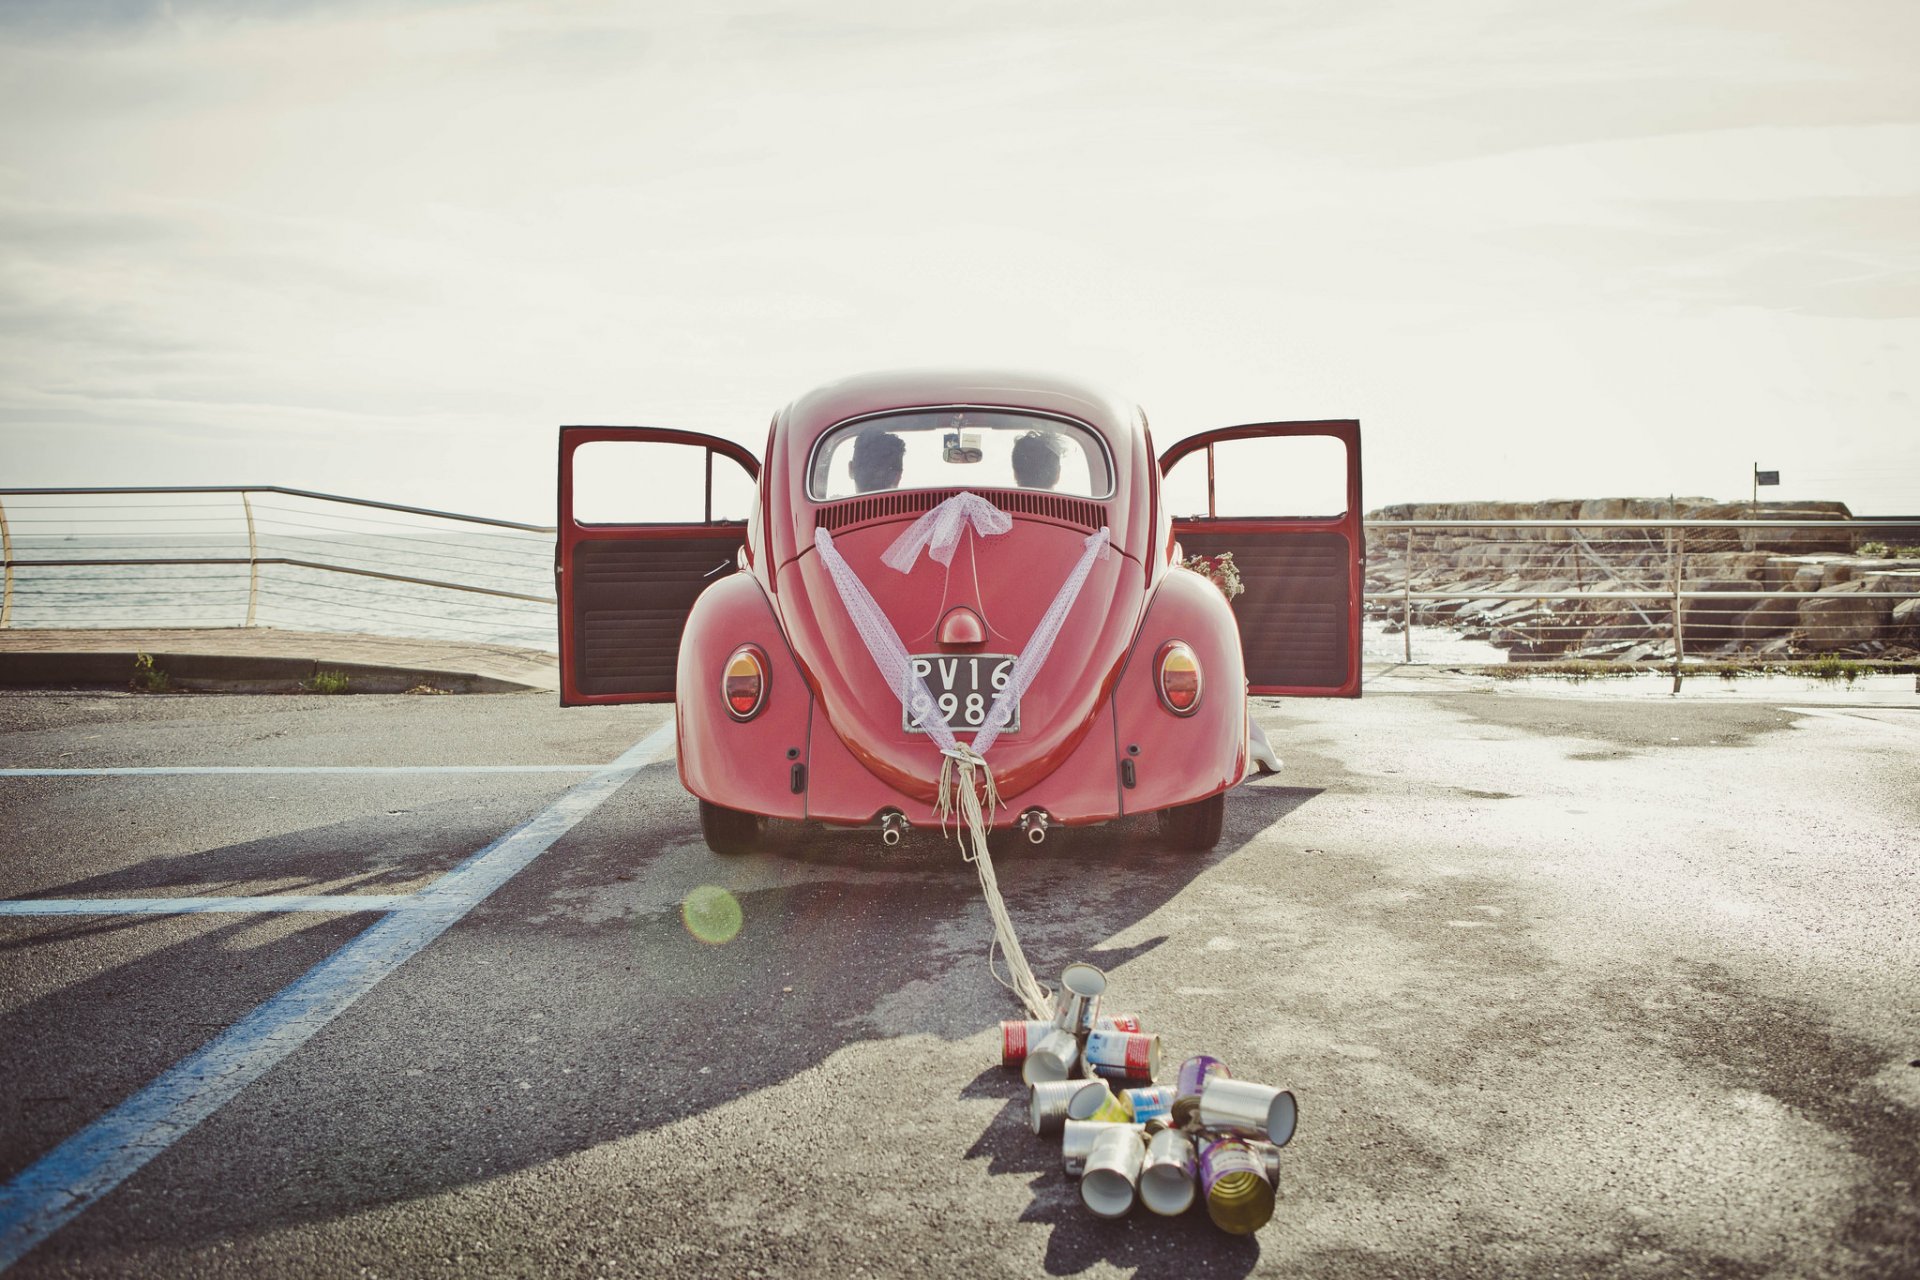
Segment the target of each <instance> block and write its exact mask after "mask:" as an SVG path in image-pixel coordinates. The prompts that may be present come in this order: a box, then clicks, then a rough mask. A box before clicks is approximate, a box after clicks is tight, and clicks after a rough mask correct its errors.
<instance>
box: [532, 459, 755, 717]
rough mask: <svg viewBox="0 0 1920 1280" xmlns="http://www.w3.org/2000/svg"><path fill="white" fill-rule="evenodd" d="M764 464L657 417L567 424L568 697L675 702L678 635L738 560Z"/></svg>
mask: <svg viewBox="0 0 1920 1280" xmlns="http://www.w3.org/2000/svg"><path fill="white" fill-rule="evenodd" d="M759 476H760V464H759V462H758V461H756V460H755V459H754V456H753V455H752V454H751V453H748V452H747V451H746V450H745V449H743V448H742V447H740V446H739V445H737V444H734V443H733V442H732V441H730V440H721V439H719V438H717V437H715V436H706V435H699V434H696V433H694V432H691V431H668V430H664V429H661V428H658V427H562V428H560V519H559V525H560V535H559V540H558V541H557V542H556V543H555V546H554V563H553V571H554V585H555V589H556V591H555V593H556V595H557V596H558V597H559V601H560V702H561V705H562V706H569V707H572V706H580V705H583V704H588V703H604V702H667V701H671V700H672V698H673V682H674V669H675V667H676V665H677V664H678V662H679V657H680V633H681V632H682V631H683V630H684V629H685V628H686V625H687V614H688V613H689V612H691V611H692V609H693V602H694V599H695V597H697V596H698V595H699V594H700V593H701V592H702V591H704V590H706V588H707V586H708V584H710V583H712V582H713V581H714V580H715V579H717V578H720V577H723V576H725V575H727V574H730V573H732V572H734V571H735V569H736V568H738V567H739V561H740V552H741V549H742V548H743V547H744V546H745V545H746V540H747V527H748V517H749V516H750V515H751V514H752V513H753V511H754V509H755V504H756V502H757V501H758V494H759V490H758V488H757V483H756V482H757V481H758V479H759Z"/></svg>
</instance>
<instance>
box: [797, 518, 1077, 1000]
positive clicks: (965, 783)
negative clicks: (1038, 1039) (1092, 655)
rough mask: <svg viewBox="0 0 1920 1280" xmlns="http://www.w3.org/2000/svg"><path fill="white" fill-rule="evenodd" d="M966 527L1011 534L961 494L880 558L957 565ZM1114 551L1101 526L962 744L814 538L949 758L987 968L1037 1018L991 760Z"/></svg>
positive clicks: (867, 602) (906, 700)
mask: <svg viewBox="0 0 1920 1280" xmlns="http://www.w3.org/2000/svg"><path fill="white" fill-rule="evenodd" d="M968 524H971V525H972V526H973V528H974V530H975V532H977V533H979V534H981V535H983V536H992V535H994V534H1000V533H1005V532H1007V531H1008V530H1009V529H1011V528H1013V518H1012V517H1011V516H1009V515H1008V514H1007V513H1006V512H1004V511H1002V510H1000V509H999V508H998V507H996V506H994V505H993V504H992V503H990V502H988V501H987V500H986V499H985V498H982V497H980V496H979V495H977V494H972V493H959V494H955V495H954V496H953V497H951V498H948V499H947V500H946V501H945V502H942V503H941V504H940V505H939V506H937V507H935V508H934V509H933V510H931V511H929V512H927V513H926V514H925V515H924V516H921V517H920V519H918V520H916V521H914V523H913V527H912V528H910V529H908V530H907V531H906V532H905V533H903V534H901V535H900V536H899V537H898V538H896V539H894V542H893V545H892V546H891V547H889V548H887V551H886V553H885V554H884V555H882V556H881V557H880V558H881V560H882V561H883V562H884V563H885V564H886V565H887V566H888V567H889V568H892V569H896V570H898V571H899V572H901V573H908V572H911V571H912V569H913V566H914V563H915V562H916V561H917V560H918V559H919V557H920V552H921V549H922V548H925V549H926V550H927V553H928V555H930V556H931V557H932V558H933V559H934V560H935V561H937V562H939V563H940V564H943V565H944V564H951V563H952V562H953V551H954V548H955V546H957V545H958V544H959V541H960V532H961V530H962V529H963V528H964V527H965V526H967V525H968ZM1112 544H1113V531H1112V530H1111V529H1110V528H1106V527H1102V528H1101V529H1100V530H1099V531H1098V532H1096V533H1091V534H1088V535H1087V538H1086V541H1085V542H1083V543H1082V544H1081V551H1080V558H1079V559H1078V560H1077V561H1075V562H1074V566H1073V569H1072V570H1071V571H1070V572H1069V573H1068V574H1067V580H1066V581H1065V582H1063V583H1061V584H1060V589H1059V590H1058V591H1057V592H1055V593H1054V597H1053V603H1052V604H1051V605H1049V606H1048V607H1047V611H1046V613H1045V614H1044V615H1042V617H1041V619H1040V625H1039V626H1038V627H1036V628H1034V632H1033V635H1032V636H1031V637H1029V638H1028V640H1027V643H1026V647H1025V648H1023V649H1022V650H1021V651H1020V656H1019V657H1018V658H1015V659H1014V663H1013V670H1012V671H1011V672H1010V673H1009V674H1008V676H1007V682H1006V684H1005V685H1003V686H1001V689H1000V691H999V693H997V694H995V695H994V699H993V704H992V705H991V706H990V707H988V708H987V716H986V720H985V721H984V722H983V723H982V725H981V727H980V729H979V731H978V732H977V733H975V734H974V738H973V741H972V742H971V743H964V742H960V741H959V740H957V739H956V738H955V737H954V735H953V727H952V725H950V724H949V723H948V722H947V720H946V718H945V717H944V716H942V715H941V714H940V709H939V704H937V703H936V702H935V701H934V698H933V691H932V690H930V689H928V688H927V682H926V680H925V679H923V678H922V677H920V676H917V675H915V674H914V673H913V659H912V656H911V655H909V654H908V653H907V646H906V644H905V643H904V642H902V640H901V639H900V633H899V632H898V631H896V630H895V629H894V626H893V620H892V619H890V618H888V617H887V615H886V613H885V611H883V610H882V609H881V608H880V605H879V603H878V602H877V601H875V600H874V598H873V593H872V592H870V591H868V590H867V586H866V584H865V583H863V582H862V581H860V575H859V574H857V573H855V572H854V571H853V566H852V565H849V564H848V563H847V560H846V557H845V556H843V555H841V554H840V550H839V548H838V547H835V546H834V545H833V535H832V534H831V533H829V532H828V531H827V530H826V529H815V530H814V534H813V545H814V548H815V550H817V551H818V552H819V553H820V561H821V563H822V564H824V565H826V566H827V573H828V575H829V576H831V577H832V579H833V585H834V588H835V589H836V590H837V591H838V592H839V593H840V603H841V604H843V605H844V606H846V610H847V616H848V617H849V618H851V619H852V620H853V625H854V629H855V630H856V631H858V632H859V633H860V640H861V642H862V643H863V644H865V645H866V647H867V653H868V654H869V655H871V656H872V658H873V665H874V666H875V667H877V668H878V669H879V671H880V674H881V675H882V676H883V677H885V678H886V681H887V684H888V685H889V686H890V687H891V688H892V689H893V691H894V693H895V694H896V695H897V696H898V697H899V699H900V705H901V706H902V707H903V708H904V709H905V711H906V714H907V716H908V718H909V720H910V722H911V723H913V724H917V725H919V726H920V728H922V729H924V730H925V731H926V734H927V737H929V738H931V739H932V740H933V742H934V744H935V745H936V746H938V747H939V748H940V753H941V755H942V756H944V757H945V759H943V760H942V761H941V764H940V783H939V792H938V796H937V800H936V803H935V806H934V811H935V812H936V813H937V814H939V815H940V820H941V825H942V827H944V826H945V825H946V818H947V815H949V814H957V815H958V816H959V818H960V820H961V826H962V827H963V828H964V830H965V832H966V836H967V839H968V840H969V842H970V843H971V845H972V849H971V851H970V852H967V853H966V858H967V861H969V862H971V863H973V864H974V870H975V871H976V872H977V873H978V875H979V877H980V891H981V894H982V895H983V896H984V897H985V898H986V901H987V911H988V914H990V915H991V916H992V917H993V927H994V939H995V942H996V943H997V944H998V946H999V949H1000V950H1001V952H1002V953H1003V954H1004V955H1005V956H1006V958H1007V975H1008V976H1007V977H1005V978H1002V977H1000V975H999V973H998V972H997V971H995V970H994V968H993V952H992V949H991V948H989V950H988V953H987V969H988V971H989V972H991V973H993V976H994V978H995V979H996V980H997V981H998V982H1000V983H1001V984H1002V985H1003V986H1005V987H1007V988H1008V989H1009V990H1010V991H1012V992H1013V993H1014V995H1016V996H1018V997H1019V999H1020V1002H1021V1003H1022V1004H1024V1005H1026V1006H1027V1010H1028V1012H1030V1013H1032V1014H1033V1015H1034V1016H1035V1017H1037V1018H1050V1017H1052V1016H1053V1005H1052V992H1051V991H1049V990H1048V989H1047V987H1046V986H1045V984H1043V983H1041V982H1040V980H1039V979H1037V978H1035V977H1034V976H1033V969H1032V967H1031V966H1030V965H1028V963H1027V958H1026V955H1025V954H1024V953H1023V952H1022V951H1021V949H1020V939H1019V937H1018V936H1017V935H1016V934H1015V933H1014V929H1013V921H1012V919H1011V918H1010V917H1009V916H1008V915H1007V907H1006V903H1005V902H1004V901H1002V899H1001V897H1000V886H999V883H998V881H997V880H996V879H995V877H994V873H993V859H992V857H991V856H990V855H989V854H988V852H987V830H988V827H989V825H990V823H991V818H992V813H991V811H992V810H993V809H996V808H998V807H999V804H1000V797H999V793H998V791H997V790H996V789H995V787H994V781H993V770H992V769H991V768H990V767H989V766H988V765H987V762H986V760H985V758H984V757H985V756H986V752H987V749H988V748H989V747H991V746H992V745H993V744H994V743H995V742H997V741H998V740H999V738H1000V734H1001V733H1002V732H1003V731H1004V730H1005V729H1006V727H1007V725H1008V724H1009V723H1010V722H1011V721H1012V719H1013V709H1014V707H1015V706H1017V705H1018V704H1019V702H1020V698H1021V695H1023V694H1024V693H1026V691H1027V690H1028V689H1029V688H1030V687H1031V686H1032V685H1033V682H1034V680H1035V679H1036V678H1037V677H1038V676H1039V674H1040V669H1041V667H1043V666H1045V665H1046V661H1047V657H1048V655H1049V654H1051V653H1052V652H1053V642H1054V641H1055V640H1057V639H1058V638H1059V636H1060V628H1061V627H1062V626H1063V625H1064V624H1065V623H1066V620H1067V615H1068V614H1069V613H1071V612H1072V611H1073V603H1074V601H1075V600H1077V599H1079V597H1080V590H1081V588H1082V587H1084V586H1086V583H1087V575H1088V574H1090V573H1091V572H1092V571H1093V566H1094V562H1095V561H1098V560H1104V559H1106V558H1107V557H1108V556H1109V555H1111V554H1112ZM976 771H978V772H979V773H980V774H981V775H982V778H981V784H980V785H978V786H976V783H975V776H974V775H975V772H976ZM982 791H984V793H985V800H986V806H987V807H986V808H985V809H983V808H982V806H981V799H982V796H981V792H982Z"/></svg>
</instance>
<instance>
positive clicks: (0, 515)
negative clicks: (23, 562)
mask: <svg viewBox="0 0 1920 1280" xmlns="http://www.w3.org/2000/svg"><path fill="white" fill-rule="evenodd" d="M0 560H4V561H5V562H6V568H5V570H4V572H5V573H6V586H5V587H3V588H0V627H6V626H11V625H13V534H12V533H11V532H10V531H9V530H8V529H7V504H6V503H4V502H0Z"/></svg>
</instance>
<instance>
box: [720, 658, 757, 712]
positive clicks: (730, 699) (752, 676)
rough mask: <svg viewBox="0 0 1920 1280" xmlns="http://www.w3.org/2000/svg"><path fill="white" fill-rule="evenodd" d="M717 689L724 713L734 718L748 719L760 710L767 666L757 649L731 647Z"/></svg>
mask: <svg viewBox="0 0 1920 1280" xmlns="http://www.w3.org/2000/svg"><path fill="white" fill-rule="evenodd" d="M720 691H721V696H722V697H724V698H725V699H726V703H727V714H728V715H730V716H732V717H733V718H734V719H735V720H751V719H753V717H754V716H756V715H758V714H759V713H760V708H761V706H762V704H764V703H765V702H766V700H767V668H766V664H765V663H763V662H762V661H761V660H760V652H759V650H757V649H754V648H752V647H751V646H749V647H747V648H745V649H736V650H734V654H733V656H732V657H731V658H728V659H727V669H726V674H725V675H723V676H722V677H721V679H720Z"/></svg>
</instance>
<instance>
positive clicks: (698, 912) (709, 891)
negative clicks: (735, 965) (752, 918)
mask: <svg viewBox="0 0 1920 1280" xmlns="http://www.w3.org/2000/svg"><path fill="white" fill-rule="evenodd" d="M742 918H743V917H742V914H741V911H740V900H739V899H738V898H736V897H734V896H733V895H732V894H731V893H728V892H727V891H726V890H725V889H722V888H721V887H720V886H719V885H717V884H703V885H699V886H697V887H695V888H694V889H692V890H691V891H690V892H689V893H688V894H687V896H686V898H685V899H683V900H682V901H681V903H680V921H681V923H682V924H684V925H686V926H687V932H688V933H690V934H692V935H693V936H694V937H696V938H698V939H699V940H700V941H702V942H704V943H706V944H707V945H708V946H714V947H717V946H721V945H723V944H725V943H728V942H732V941H733V939H734V935H736V934H738V933H739V932H740V924H741V920H742Z"/></svg>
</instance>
